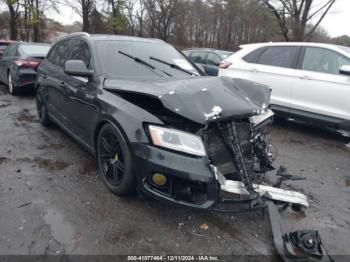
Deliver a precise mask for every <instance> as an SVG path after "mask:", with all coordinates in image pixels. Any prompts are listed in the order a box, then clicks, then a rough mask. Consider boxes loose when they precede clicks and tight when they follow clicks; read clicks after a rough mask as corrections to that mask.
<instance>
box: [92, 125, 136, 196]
mask: <svg viewBox="0 0 350 262" xmlns="http://www.w3.org/2000/svg"><path fill="white" fill-rule="evenodd" d="M97 159H98V164H99V169H100V173H101V176H102V179H103V181H104V183H105V184H106V186H107V188H108V189H109V190H110V191H112V192H113V193H115V194H117V195H126V194H129V193H131V192H133V191H134V190H135V188H136V182H135V177H134V174H133V172H132V159H131V154H130V150H129V147H128V144H127V142H126V140H125V139H124V137H123V135H122V134H121V132H120V131H119V130H118V129H117V128H116V127H114V126H113V125H111V124H106V125H105V126H103V127H102V129H101V131H100V133H99V135H98V138H97Z"/></svg>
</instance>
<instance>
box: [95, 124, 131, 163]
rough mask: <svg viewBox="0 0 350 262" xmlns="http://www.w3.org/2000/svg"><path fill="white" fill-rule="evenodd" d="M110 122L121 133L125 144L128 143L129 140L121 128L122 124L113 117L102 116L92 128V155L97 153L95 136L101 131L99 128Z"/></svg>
mask: <svg viewBox="0 0 350 262" xmlns="http://www.w3.org/2000/svg"><path fill="white" fill-rule="evenodd" d="M107 124H110V125H112V126H114V127H115V128H116V129H117V130H118V131H119V132H120V133H121V135H122V137H123V139H124V140H125V142H126V143H127V144H129V140H128V136H127V135H126V133H125V130H124V129H123V128H122V126H121V125H120V123H119V122H118V121H117V120H115V119H110V118H108V117H105V118H102V119H101V120H100V121H98V123H97V125H96V127H95V130H94V135H93V143H94V144H93V149H94V155H95V156H96V155H97V138H98V135H99V133H100V131H101V129H102V128H103V127H104V126H105V125H107Z"/></svg>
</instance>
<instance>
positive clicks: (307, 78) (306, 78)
mask: <svg viewBox="0 0 350 262" xmlns="http://www.w3.org/2000/svg"><path fill="white" fill-rule="evenodd" d="M300 79H304V80H312V79H313V78H312V77H311V76H307V75H302V76H300Z"/></svg>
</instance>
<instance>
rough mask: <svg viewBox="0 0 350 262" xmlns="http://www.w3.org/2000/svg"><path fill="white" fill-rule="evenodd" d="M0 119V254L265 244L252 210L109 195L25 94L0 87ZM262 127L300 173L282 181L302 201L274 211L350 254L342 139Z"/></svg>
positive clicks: (260, 250) (288, 127)
mask: <svg viewBox="0 0 350 262" xmlns="http://www.w3.org/2000/svg"><path fill="white" fill-rule="evenodd" d="M0 119H1V125H0V141H1V146H0V254H157V255H164V254H186V255H188V254H197V255H198V254H209V255H215V254H217V255H219V254H220V255H222V254H228V255H230V254H235V255H243V254H249V255H255V254H274V253H275V251H274V247H273V243H272V237H271V233H270V228H269V224H268V219H267V216H265V217H264V216H263V215H262V213H259V212H258V213H245V214H234V215H232V214H216V213H211V212H199V211H195V210H190V209H186V208H181V207H169V206H167V205H164V204H161V203H159V202H156V201H153V200H140V199H138V198H137V197H136V196H131V197H128V198H120V197H117V196H115V195H113V194H111V193H110V192H109V191H108V190H107V189H106V188H105V187H104V185H103V183H102V180H101V179H100V177H99V174H98V171H97V165H96V161H95V160H94V159H93V157H91V156H90V155H89V154H88V153H86V152H85V151H84V150H83V149H82V148H81V147H80V146H79V145H78V144H76V143H75V142H74V141H73V140H72V139H71V138H70V137H69V136H67V135H66V134H65V133H64V132H62V131H61V130H60V129H58V128H55V127H53V128H49V129H46V128H44V127H42V126H41V125H40V124H39V123H38V121H37V119H36V111H35V99H34V97H33V96H23V97H12V96H10V95H8V93H7V91H6V89H5V88H4V87H0ZM271 136H272V138H273V143H274V145H275V146H276V147H277V148H278V151H279V156H278V160H277V162H276V166H278V165H280V164H283V165H286V166H287V167H288V168H289V170H290V171H291V173H293V174H295V175H301V176H305V177H307V181H297V182H293V183H289V185H290V186H289V187H290V188H294V189H296V190H300V191H301V192H304V193H306V194H307V195H308V197H309V199H310V204H311V206H310V208H309V209H308V210H307V211H306V212H305V214H300V213H295V212H293V211H291V210H290V209H288V210H286V211H284V213H283V217H284V218H285V220H286V224H287V226H288V227H289V228H294V229H304V228H312V229H319V231H320V233H321V236H322V238H323V241H324V243H325V245H326V247H327V249H328V250H329V252H330V253H331V254H347V255H350V249H349V246H350V240H349V239H350V204H349V203H350V187H349V186H350V175H349V170H350V149H349V148H347V147H346V146H345V144H346V143H348V142H349V139H345V138H343V137H341V136H338V135H336V134H332V133H330V132H326V131H324V130H319V129H315V128H310V127H307V126H303V125H299V124H296V123H286V124H283V125H282V124H280V125H274V126H273V127H272V130H271ZM203 224H206V225H207V226H208V227H206V226H205V225H204V226H203ZM201 225H202V227H201Z"/></svg>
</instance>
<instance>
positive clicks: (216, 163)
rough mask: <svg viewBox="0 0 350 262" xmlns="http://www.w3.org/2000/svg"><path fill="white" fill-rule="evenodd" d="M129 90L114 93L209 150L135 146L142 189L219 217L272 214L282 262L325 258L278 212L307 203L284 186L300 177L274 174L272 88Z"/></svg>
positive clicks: (227, 85) (212, 82)
mask: <svg viewBox="0 0 350 262" xmlns="http://www.w3.org/2000/svg"><path fill="white" fill-rule="evenodd" d="M155 86H158V87H159V89H157V88H155ZM132 87H134V90H132V89H133V88H132ZM132 87H130V86H129V87H128V89H127V90H121V89H118V90H116V89H115V88H113V89H112V88H110V89H109V90H111V91H112V92H116V93H117V94H118V95H119V96H121V97H122V98H124V99H125V100H127V101H129V102H131V103H133V104H136V105H137V106H139V107H141V108H142V109H144V110H146V111H148V112H149V113H151V114H152V115H154V116H156V117H157V118H158V119H160V121H161V122H162V123H163V126H165V127H167V128H170V129H176V130H182V131H184V132H188V133H191V134H194V135H196V136H198V137H200V139H201V140H202V142H203V146H204V148H205V155H191V154H190V153H187V152H182V153H179V152H177V151H175V150H169V149H164V148H162V147H160V146H158V145H157V143H154V139H153V143H151V144H141V143H131V147H132V151H133V155H134V158H135V161H136V163H137V165H136V166H137V167H136V170H135V172H136V173H137V180H138V188H139V190H140V191H141V192H143V193H144V194H147V195H149V196H151V197H153V198H156V199H159V200H161V201H167V202H170V203H174V204H180V205H184V206H189V207H194V208H199V209H210V210H213V211H217V212H246V211H256V210H267V211H268V213H269V216H270V222H271V227H272V232H273V235H274V242H275V246H276V249H277V251H278V253H279V254H280V255H281V256H282V257H283V258H284V260H289V259H291V260H294V259H299V258H301V259H305V258H315V259H321V258H322V256H323V254H324V250H323V246H322V243H321V240H320V237H319V235H318V233H317V231H311V230H307V231H296V232H292V233H285V232H284V230H283V225H282V222H281V219H280V216H279V212H278V208H279V207H282V208H286V207H287V206H289V205H290V206H291V207H292V208H293V209H294V210H300V209H303V208H307V207H308V206H309V204H308V200H307V197H306V196H305V195H304V194H302V193H299V192H295V191H290V190H285V189H282V188H281V186H282V185H283V182H284V181H286V180H300V179H303V178H301V177H296V176H293V175H290V174H289V173H288V171H287V170H286V168H284V167H280V168H279V169H278V170H277V172H276V173H275V174H276V176H275V177H270V176H271V173H273V172H274V170H275V169H274V167H273V165H272V164H273V161H274V159H275V157H276V154H277V153H276V150H275V148H274V147H273V146H272V145H271V144H270V143H269V142H268V139H267V133H266V132H265V127H266V126H267V125H268V124H269V123H271V122H272V120H273V112H272V111H271V110H269V109H268V104H269V99H270V92H271V91H270V89H269V88H267V87H265V86H261V85H258V84H256V83H253V82H250V81H246V80H239V79H235V80H232V79H226V78H204V77H201V78H196V80H194V79H191V80H187V79H186V80H182V81H173V82H170V83H169V82H165V83H163V82H157V83H151V85H150V86H149V88H148V87H147V86H146V88H144V89H143V90H139V89H137V88H138V87H137V85H136V84H135V85H133V86H132ZM164 90H165V91H164ZM150 124H151V123H147V122H145V123H144V127H145V130H146V133H148V136H149V137H150V141H152V138H151V136H152V134H150V131H149V125H150ZM168 139H169V141H170V140H171V139H172V138H171V137H169V138H168Z"/></svg>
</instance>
